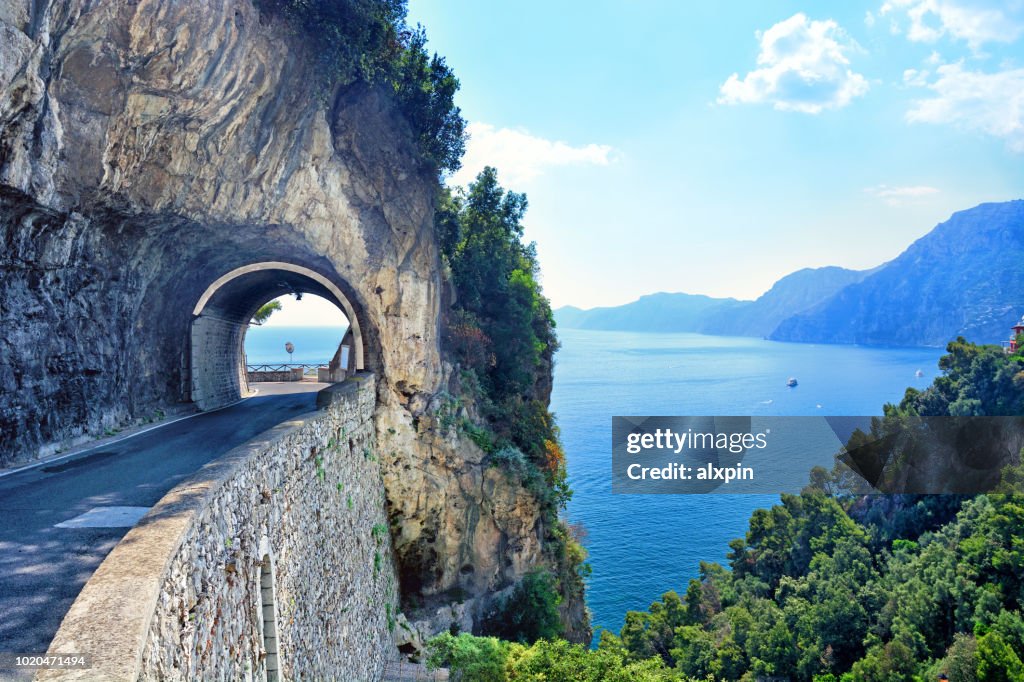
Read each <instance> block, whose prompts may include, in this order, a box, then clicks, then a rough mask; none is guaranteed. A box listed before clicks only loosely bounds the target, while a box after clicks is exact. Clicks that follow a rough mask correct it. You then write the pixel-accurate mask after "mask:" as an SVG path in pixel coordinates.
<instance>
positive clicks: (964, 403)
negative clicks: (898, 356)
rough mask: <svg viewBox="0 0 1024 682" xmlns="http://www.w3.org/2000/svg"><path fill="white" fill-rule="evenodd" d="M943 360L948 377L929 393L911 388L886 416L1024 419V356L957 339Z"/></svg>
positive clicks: (1021, 353) (942, 379)
mask: <svg viewBox="0 0 1024 682" xmlns="http://www.w3.org/2000/svg"><path fill="white" fill-rule="evenodd" d="M946 351H947V353H948V355H944V356H943V357H942V359H941V360H939V367H940V368H941V369H942V371H943V373H942V376H939V377H938V378H936V379H935V381H934V383H933V384H932V385H931V386H929V387H928V388H927V389H925V390H924V391H918V390H916V389H913V388H908V389H907V393H906V395H905V396H904V398H903V400H902V401H900V404H899V405H895V406H894V405H886V409H885V413H886V415H890V414H910V415H920V416H925V417H928V416H954V417H971V416H987V417H993V416H1013V415H1024V352H1021V351H1018V352H1016V353H1014V354H1012V355H1011V354H1008V353H1006V352H1004V351H1003V349H1002V348H1000V347H999V346H979V345H975V344H973V343H968V342H967V341H966V340H965V339H964V338H963V337H959V338H957V340H956V341H953V342H952V343H950V344H949V345H948V346H947V347H946Z"/></svg>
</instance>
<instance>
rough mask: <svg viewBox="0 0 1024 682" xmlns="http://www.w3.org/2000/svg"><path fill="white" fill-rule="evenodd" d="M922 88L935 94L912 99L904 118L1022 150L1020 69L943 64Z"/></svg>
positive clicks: (1023, 106)
mask: <svg viewBox="0 0 1024 682" xmlns="http://www.w3.org/2000/svg"><path fill="white" fill-rule="evenodd" d="M926 87H928V88H929V89H930V90H932V91H933V92H934V93H935V96H934V97H931V98H928V99H921V100H917V101H916V102H914V105H913V107H912V108H911V109H910V111H908V112H907V120H908V121H911V122H915V123H947V124H952V125H956V126H959V127H960V128H963V129H965V130H976V131H980V132H982V133H985V134H987V135H992V136H994V137H999V138H1002V139H1004V140H1006V144H1007V146H1008V147H1009V148H1010V149H1012V150H1013V151H1015V152H1020V153H1024V69H1008V70H1005V71H998V72H996V73H983V72H981V71H969V70H966V69H964V67H963V64H962V63H956V64H944V65H942V66H940V67H939V68H938V69H937V70H936V76H935V80H934V81H932V82H931V83H929V84H928V85H927V86H926Z"/></svg>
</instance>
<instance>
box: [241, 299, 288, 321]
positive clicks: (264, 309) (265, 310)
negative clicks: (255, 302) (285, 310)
mask: <svg viewBox="0 0 1024 682" xmlns="http://www.w3.org/2000/svg"><path fill="white" fill-rule="evenodd" d="M279 310H281V302H280V301H278V300H277V299H275V300H273V301H270V302H269V303H264V304H263V305H261V306H260V309H259V310H257V311H256V312H255V314H253V316H252V319H251V320H249V324H254V325H256V326H259V325H261V324H263V323H264V322H266V321H267V320H269V319H270V316H271V315H273V314H274V313H276V312H278V311H279Z"/></svg>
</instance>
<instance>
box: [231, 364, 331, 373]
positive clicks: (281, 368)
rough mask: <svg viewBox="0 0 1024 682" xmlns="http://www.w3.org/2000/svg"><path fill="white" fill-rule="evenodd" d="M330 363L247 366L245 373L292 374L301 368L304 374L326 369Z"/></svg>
mask: <svg viewBox="0 0 1024 682" xmlns="http://www.w3.org/2000/svg"><path fill="white" fill-rule="evenodd" d="M328 364H329V363H327V362H282V363H280V364H269V365H246V366H245V371H247V372H290V371H291V370H293V369H299V368H301V369H302V370H303V372H305V371H306V370H311V369H312V370H315V369H317V368H319V367H326V366H327V365H328Z"/></svg>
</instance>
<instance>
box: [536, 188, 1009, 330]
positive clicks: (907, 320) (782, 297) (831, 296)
mask: <svg viewBox="0 0 1024 682" xmlns="http://www.w3.org/2000/svg"><path fill="white" fill-rule="evenodd" d="M1022 312H1024V200H1021V199H1015V200H1012V201H1007V202H992V203H984V204H979V205H978V206H975V207H973V208H969V209H965V210H963V211H957V212H956V213H954V214H953V215H952V216H950V218H949V219H947V220H945V221H943V222H941V223H939V224H938V225H936V226H935V227H934V228H933V229H932V230H931V231H929V232H928V233H927V234H926V235H924V236H922V237H920V238H919V239H917V240H915V241H914V242H913V243H911V244H910V245H909V246H908V247H907V248H906V249H905V250H904V251H903V252H902V253H900V254H899V255H898V256H897V257H896V258H894V259H892V260H890V261H887V262H885V263H883V264H881V265H879V266H877V267H875V268H871V269H868V270H850V269H847V268H842V267H839V266H834V265H829V266H824V267H817V268H801V269H799V270H796V271H794V272H792V273H790V274H788V275H786V276H784V277H782V278H780V279H779V280H778V281H776V282H775V283H774V284H773V285H772V287H771V288H770V289H768V291H766V292H765V293H764V294H762V295H761V296H759V297H758V298H757V299H755V300H737V299H735V298H713V297H710V296H705V295H702V294H687V293H666V292H659V293H656V294H648V295H645V296H641V297H640V298H639V299H637V300H636V301H633V302H630V303H627V304H625V305H621V306H608V307H598V308H591V309H580V308H577V307H575V306H564V307H561V308H558V309H557V310H555V311H554V313H555V320H556V322H557V323H558V324H559V326H562V327H563V328H569V329H573V328H577V329H592V330H604V331H611V330H618V331H642V332H699V333H703V334H710V335H719V336H760V337H765V338H770V339H773V340H778V341H796V342H809V343H839V344H864V345H890V346H892V345H901V346H943V345H945V344H946V343H947V342H948V341H950V340H952V339H954V338H956V337H957V336H960V335H963V336H967V337H969V338H972V339H977V340H979V341H982V342H988V343H992V342H998V341H1001V340H1002V339H1003V338H1004V337H1005V335H1006V332H1007V330H1008V328H1009V325H1010V324H1012V323H1013V322H1015V321H1016V320H1017V319H1019V318H1020V315H1021V313H1022ZM652 321H653V322H652Z"/></svg>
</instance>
